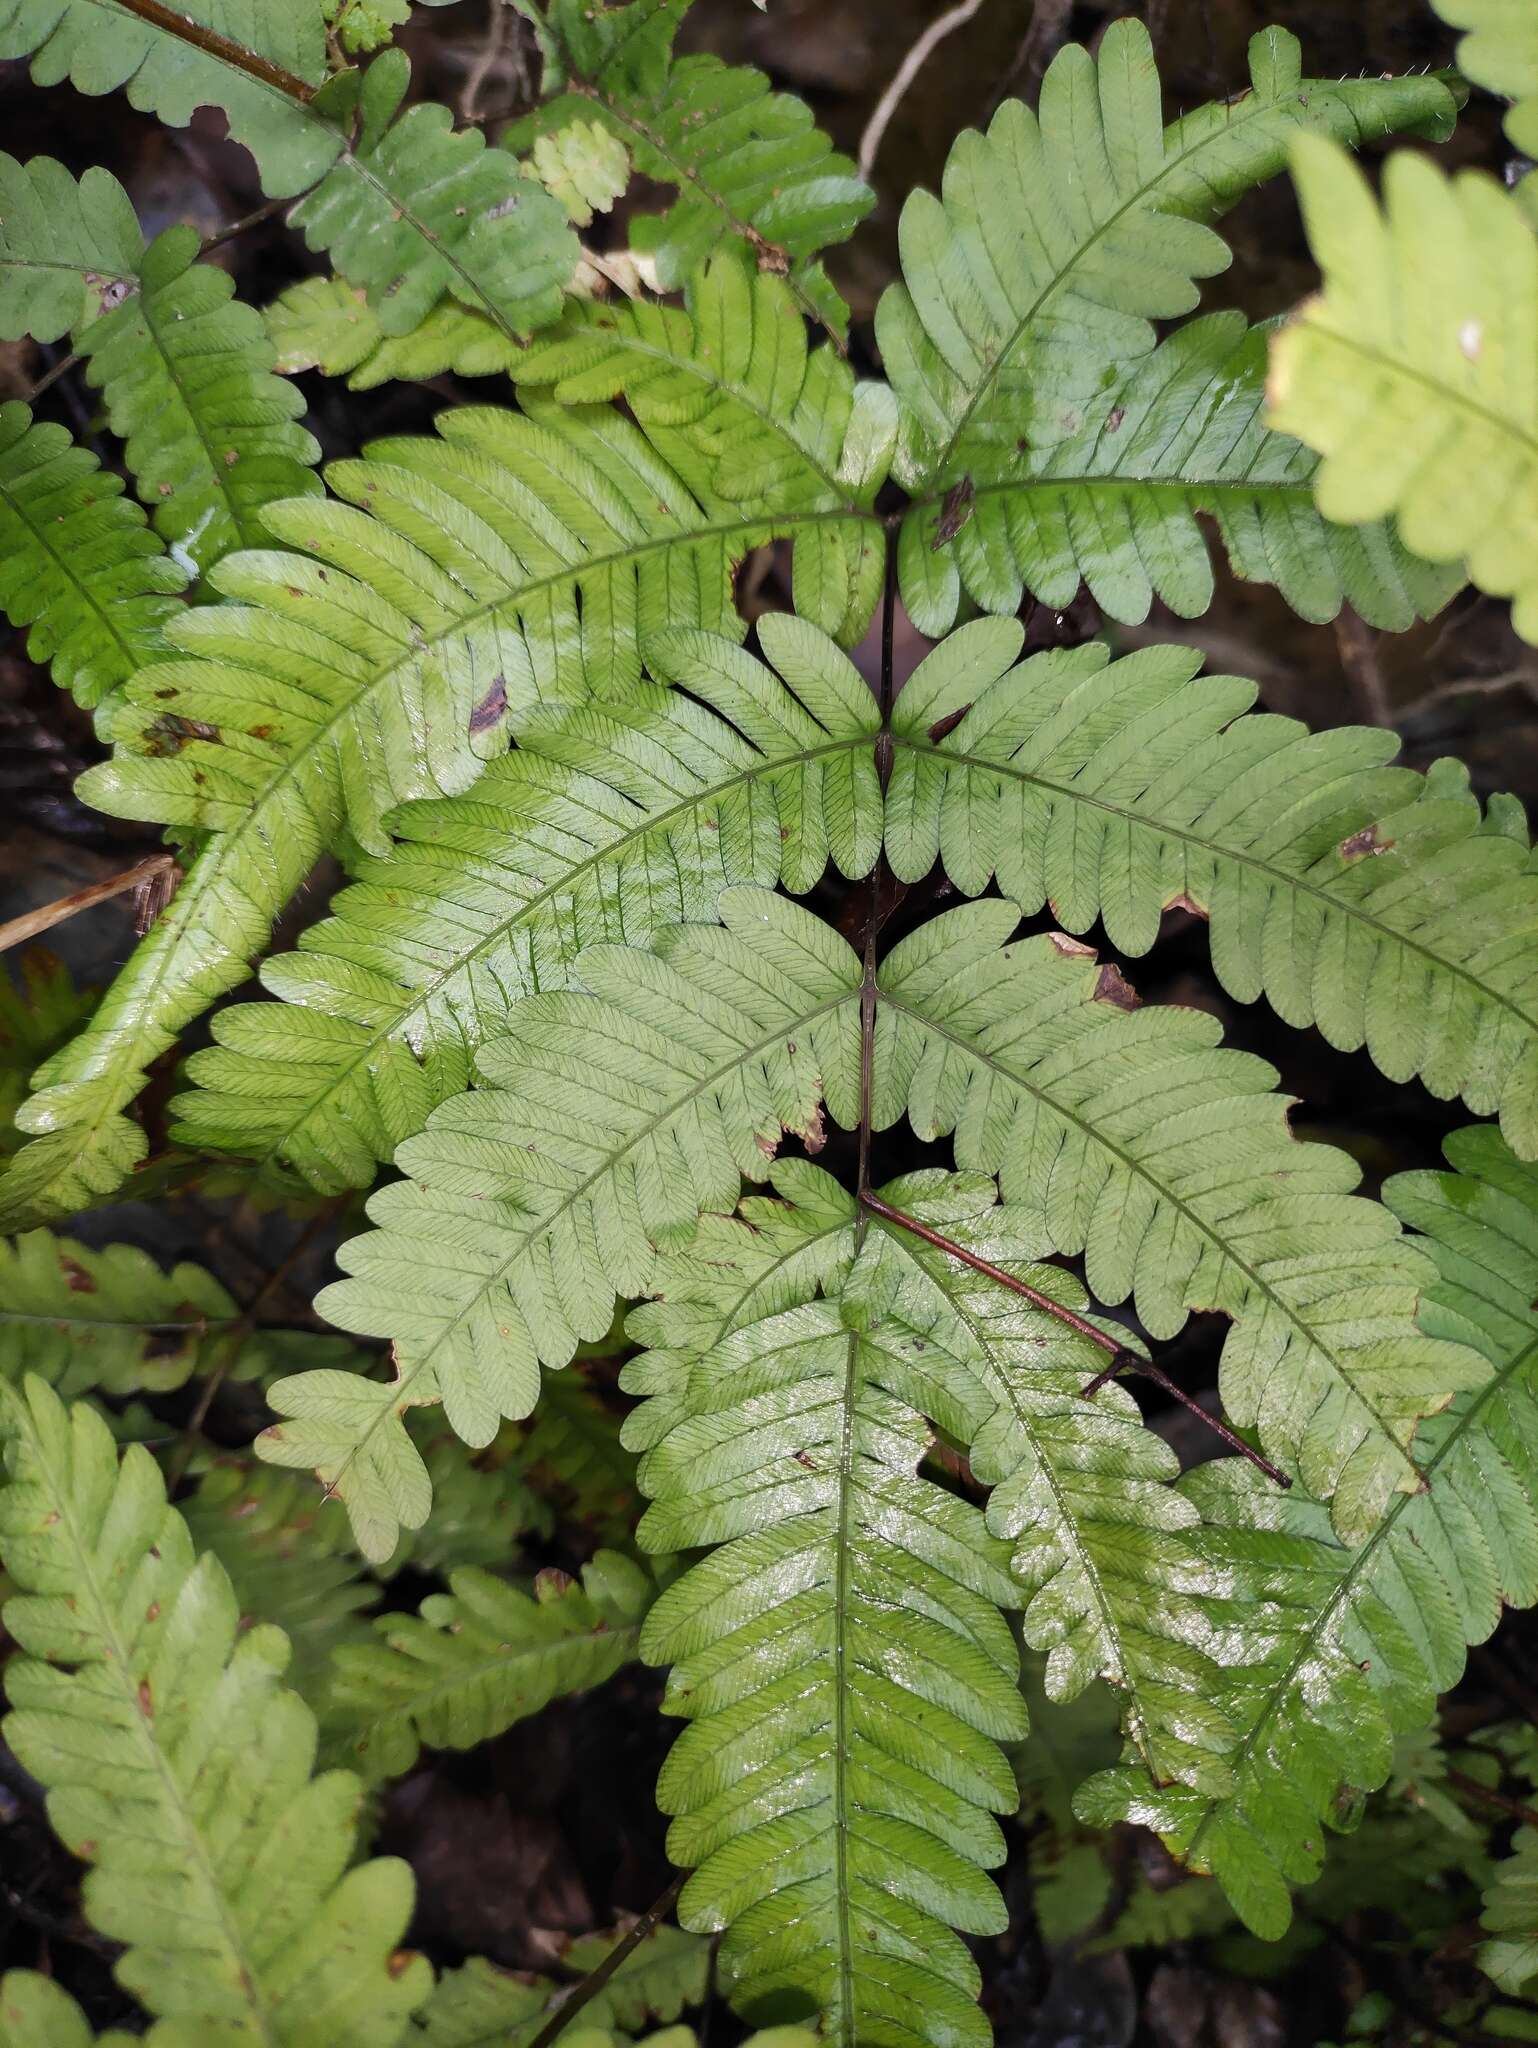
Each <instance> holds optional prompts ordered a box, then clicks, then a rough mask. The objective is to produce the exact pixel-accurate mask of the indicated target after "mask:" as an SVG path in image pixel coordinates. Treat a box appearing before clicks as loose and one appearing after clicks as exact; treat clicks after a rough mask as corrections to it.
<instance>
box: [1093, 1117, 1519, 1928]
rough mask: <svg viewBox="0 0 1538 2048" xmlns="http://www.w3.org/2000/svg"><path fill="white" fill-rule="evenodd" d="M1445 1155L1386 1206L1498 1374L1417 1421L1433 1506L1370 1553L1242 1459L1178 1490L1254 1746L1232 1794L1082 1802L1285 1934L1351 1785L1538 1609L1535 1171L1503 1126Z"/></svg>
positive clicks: (1381, 1536) (1368, 1779) (1101, 1785)
mask: <svg viewBox="0 0 1538 2048" xmlns="http://www.w3.org/2000/svg"><path fill="white" fill-rule="evenodd" d="M1447 1152H1448V1157H1449V1159H1450V1160H1451V1161H1452V1163H1453V1166H1454V1167H1455V1168H1456V1169H1457V1170H1456V1171H1453V1172H1444V1173H1412V1174H1402V1175H1400V1176H1398V1177H1397V1178H1396V1179H1394V1180H1392V1181H1390V1182H1389V1184H1388V1188H1387V1190H1386V1194H1387V1198H1388V1199H1389V1201H1390V1202H1392V1204H1393V1205H1394V1207H1395V1209H1396V1210H1397V1211H1398V1212H1399V1214H1400V1215H1401V1216H1402V1217H1403V1218H1404V1219H1405V1221H1406V1222H1407V1223H1410V1224H1412V1225H1413V1226H1414V1227H1415V1228H1416V1229H1417V1230H1419V1231H1421V1232H1423V1233H1424V1235H1423V1236H1422V1237H1421V1238H1418V1239H1416V1240H1414V1242H1415V1243H1416V1244H1417V1245H1419V1246H1422V1247H1424V1249H1425V1250H1426V1251H1427V1252H1428V1253H1429V1254H1430V1256H1431V1258H1432V1259H1433V1261H1434V1262H1435V1267H1436V1277H1435V1279H1434V1281H1433V1283H1432V1285H1431V1286H1430V1287H1429V1289H1428V1290H1427V1291H1426V1294H1425V1298H1424V1301H1423V1304H1422V1309H1421V1318H1422V1322H1423V1324H1424V1326H1425V1328H1426V1329H1427V1330H1428V1331H1429V1332H1430V1333H1432V1334H1433V1335H1434V1336H1437V1337H1451V1338H1454V1339H1456V1340H1458V1341H1460V1342H1463V1343H1467V1344H1469V1345H1472V1346H1473V1347H1474V1348H1475V1349H1476V1350H1478V1351H1479V1352H1480V1353H1481V1354H1482V1355H1483V1357H1484V1358H1485V1359H1487V1360H1488V1362H1489V1365H1490V1367H1491V1373H1492V1376H1491V1378H1490V1379H1489V1380H1488V1381H1487V1382H1486V1384H1485V1385H1484V1386H1483V1387H1481V1388H1478V1389H1475V1390H1473V1391H1472V1392H1469V1393H1465V1394H1463V1395H1461V1396H1460V1397H1459V1398H1458V1400H1457V1401H1456V1402H1455V1403H1454V1404H1453V1406H1452V1407H1451V1408H1450V1409H1448V1410H1447V1412H1446V1413H1445V1414H1444V1415H1441V1416H1438V1417H1436V1418H1434V1419H1433V1420H1432V1421H1430V1422H1428V1423H1426V1424H1425V1425H1424V1426H1423V1432H1422V1438H1421V1452H1420V1457H1421V1466H1422V1469H1423V1471H1424V1473H1425V1476H1426V1482H1427V1484H1426V1490H1425V1491H1424V1492H1421V1493H1416V1494H1401V1495H1398V1496H1396V1497H1395V1498H1394V1500H1393V1501H1391V1502H1390V1504H1389V1506H1388V1509H1387V1511H1386V1513H1385V1515H1384V1517H1383V1520H1382V1521H1381V1522H1380V1523H1379V1525H1378V1527H1377V1528H1376V1529H1375V1530H1373V1531H1372V1532H1371V1533H1370V1534H1369V1535H1368V1536H1367V1538H1366V1540H1365V1541H1364V1542H1363V1543H1362V1544H1361V1545H1360V1546H1359V1547H1358V1548H1356V1549H1354V1550H1348V1549H1346V1548H1344V1547H1343V1546H1342V1545H1341V1544H1340V1542H1339V1541H1338V1539H1337V1538H1336V1537H1335V1536H1334V1535H1333V1534H1332V1532H1331V1530H1330V1526H1329V1517H1328V1514H1327V1511H1326V1510H1325V1509H1324V1508H1323V1507H1321V1506H1319V1505H1317V1504H1316V1503H1315V1502H1313V1501H1311V1500H1310V1499H1309V1498H1308V1497H1307V1495H1306V1494H1303V1493H1302V1492H1301V1491H1300V1490H1296V1489H1295V1490H1294V1491H1293V1492H1292V1493H1291V1494H1287V1495H1283V1494H1281V1493H1278V1492H1277V1491H1276V1489H1275V1488H1273V1487H1271V1486H1269V1485H1268V1484H1267V1483H1266V1482H1265V1481H1264V1480H1263V1479H1261V1478H1260V1476H1259V1475H1257V1474H1256V1473H1254V1472H1253V1471H1252V1470H1250V1469H1249V1468H1246V1467H1245V1466H1243V1465H1242V1464H1240V1463H1239V1462H1238V1461H1237V1460H1231V1459H1225V1460H1223V1461H1222V1462H1220V1463H1218V1464H1214V1465H1207V1466H1203V1467H1201V1468H1200V1469H1199V1470H1198V1471H1196V1472H1194V1473H1192V1474H1191V1475H1189V1477H1188V1478H1187V1479H1186V1480H1185V1481H1183V1482H1182V1488H1181V1490H1182V1492H1183V1493H1185V1494H1186V1495H1187V1497H1188V1498H1189V1499H1190V1500H1191V1501H1192V1503H1193V1504H1194V1505H1195V1506H1196V1507H1197V1509H1198V1510H1199V1511H1200V1515H1201V1527H1200V1529H1199V1530H1198V1531H1197V1532H1196V1534H1195V1536H1194V1537H1193V1542H1194V1543H1195V1545H1196V1547H1197V1549H1198V1551H1199V1553H1200V1555H1201V1558H1202V1561H1203V1569H1204V1573H1205V1576H1206V1579H1207V1583H1208V1586H1209V1588H1210V1595H1209V1598H1210V1611H1211V1614H1212V1619H1213V1622H1214V1625H1215V1626H1216V1627H1217V1629H1218V1630H1219V1631H1220V1632H1221V1634H1222V1636H1223V1637H1224V1639H1225V1640H1226V1641H1227V1642H1228V1643H1229V1644H1230V1654H1229V1656H1228V1658H1227V1659H1225V1660H1224V1669H1223V1673H1222V1679H1221V1683H1220V1684H1215V1688H1214V1696H1215V1699H1216V1700H1217V1702H1218V1704H1219V1705H1220V1706H1221V1707H1222V1709H1223V1710H1224V1711H1225V1712H1226V1713H1227V1714H1228V1716H1229V1717H1230V1719H1231V1720H1232V1722H1233V1723H1234V1726H1235V1728H1236V1730H1237V1732H1238V1740H1237V1743H1236V1745H1235V1747H1234V1749H1233V1750H1232V1752H1231V1754H1230V1758H1229V1762H1230V1768H1231V1770H1232V1775H1233V1784H1232V1788H1231V1790H1230V1791H1229V1792H1228V1793H1227V1794H1226V1795H1224V1796H1220V1797H1204V1796H1202V1795H1200V1794H1197V1793H1194V1792H1191V1791H1188V1790H1187V1789H1185V1788H1182V1787H1156V1786H1155V1785H1154V1784H1153V1783H1152V1781H1151V1780H1150V1779H1149V1777H1148V1775H1147V1773H1146V1772H1145V1771H1143V1770H1142V1769H1140V1768H1138V1769H1124V1770H1121V1771H1118V1772H1115V1773H1112V1774H1111V1775H1110V1776H1109V1777H1108V1778H1103V1779H1100V1780H1096V1781H1092V1782H1091V1784H1090V1785H1089V1786H1088V1787H1087V1788H1086V1790H1085V1793H1084V1794H1083V1795H1082V1797H1081V1802H1080V1806H1081V1811H1083V1812H1084V1814H1085V1817H1086V1819H1093V1820H1096V1821H1098V1822H1101V1823H1102V1824H1109V1823H1110V1822H1111V1821H1113V1820H1121V1819H1134V1820H1140V1821H1142V1822H1143V1823H1144V1824H1145V1825H1148V1826H1151V1827H1155V1828H1157V1829H1158V1830H1159V1831H1160V1833H1161V1834H1163V1835H1164V1837H1165V1839H1166V1840H1167V1841H1168V1843H1169V1845H1170V1847H1171V1848H1172V1849H1174V1850H1175V1851H1176V1853H1177V1854H1179V1855H1180V1856H1182V1857H1183V1858H1185V1859H1186V1860H1188V1861H1189V1862H1191V1863H1192V1864H1193V1865H1194V1867H1195V1868H1197V1869H1198V1870H1210V1871H1213V1872H1215V1873H1216V1875H1217V1876H1218V1877H1219V1879H1220V1880H1221V1881H1222V1883H1223V1886H1224V1889H1225V1890H1226V1891H1227V1893H1228V1895H1229V1897H1230V1898H1231V1899H1232V1900H1233V1902H1234V1905H1235V1906H1236V1907H1237V1908H1238V1910H1239V1912H1240V1913H1241V1914H1242V1915H1243V1917H1244V1919H1245V1921H1246V1922H1247V1923H1248V1924H1249V1926H1250V1927H1252V1928H1253V1929H1254V1930H1255V1931H1256V1932H1257V1933H1260V1934H1263V1935H1268V1936H1271V1937H1275V1936H1277V1935H1279V1934H1280V1933H1282V1932H1283V1931H1284V1930H1285V1928H1286V1926H1287V1922H1288V1918H1289V1915H1290V1911H1291V1904H1290V1899H1289V1891H1290V1889H1291V1888H1293V1887H1295V1886H1298V1885H1301V1884H1307V1883H1310V1882H1311V1881H1312V1880H1313V1879H1314V1878H1316V1877H1317V1876H1318V1874H1319V1871H1320V1868H1321V1865H1322V1863H1323V1861H1324V1854H1325V1849H1324V1844H1325V1839H1326V1823H1328V1822H1329V1821H1331V1820H1332V1819H1334V1818H1336V1817H1338V1815H1339V1813H1340V1811H1341V1808H1340V1806H1339V1804H1338V1802H1339V1800H1340V1795H1341V1788H1342V1786H1345V1787H1347V1788H1356V1789H1358V1790H1361V1791H1371V1790H1373V1789H1375V1788H1376V1787H1377V1786H1379V1785H1381V1784H1383V1783H1384V1781H1385V1780H1386V1779H1387V1777H1388V1774H1389V1770H1390V1766H1391V1764H1392V1761H1393V1748H1394V1742H1393V1738H1394V1735H1395V1733H1396V1732H1398V1731H1404V1730H1409V1729H1414V1728H1417V1727H1419V1726H1422V1725H1423V1724H1424V1723H1425V1721H1426V1720H1427V1719H1428V1717H1429V1716H1430V1715H1431V1713H1432V1712H1433V1710H1434V1707H1435V1703H1436V1699H1437V1696H1438V1694H1440V1693H1443V1692H1447V1691H1450V1690H1451V1688H1452V1687H1453V1686H1454V1685H1456V1684H1457V1682H1458V1679H1459V1677H1460V1675H1461V1673H1462V1670H1463V1665H1464V1656H1465V1646H1466V1645H1467V1644H1469V1643H1480V1642H1483V1641H1484V1640H1485V1639H1486V1638H1487V1637H1488V1636H1490V1635H1491V1634H1492V1633H1493V1632H1494V1630H1495V1628H1496V1625H1497V1624H1498V1622H1499V1620H1500V1618H1501V1613H1502V1610H1503V1606H1530V1605H1532V1604H1533V1602H1534V1601H1535V1600H1538V1312H1535V1310H1534V1308H1533V1302H1534V1300H1535V1298H1538V1169H1535V1168H1534V1167H1532V1166H1529V1165H1523V1164H1522V1163H1521V1162H1519V1161H1518V1160H1516V1159H1515V1158H1514V1157H1513V1155H1512V1153H1511V1152H1510V1150H1509V1149H1508V1148H1507V1146H1506V1145H1505V1144H1504V1143H1503V1141H1502V1140H1501V1138H1500V1137H1499V1135H1498V1134H1497V1133H1496V1132H1495V1131H1493V1130H1491V1129H1490V1128H1489V1127H1488V1126H1485V1127H1479V1126H1476V1127H1474V1128H1472V1129H1470V1130H1466V1131H1462V1132H1460V1133H1458V1134H1457V1135H1456V1136H1455V1137H1453V1138H1451V1139H1449V1141H1448V1145H1447Z"/></svg>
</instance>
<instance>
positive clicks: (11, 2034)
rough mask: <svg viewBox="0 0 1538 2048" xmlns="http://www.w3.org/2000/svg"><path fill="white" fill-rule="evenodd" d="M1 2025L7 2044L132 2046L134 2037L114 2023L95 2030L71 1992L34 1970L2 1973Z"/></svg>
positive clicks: (18, 2047) (21, 2047) (32, 2047)
mask: <svg viewBox="0 0 1538 2048" xmlns="http://www.w3.org/2000/svg"><path fill="white" fill-rule="evenodd" d="M0 2025H3V2026H4V2029H5V2040H6V2043H7V2048H131V2043H132V2042H133V2039H134V2036H133V2035H132V2034H122V2033H119V2032H118V2030H117V2029H116V2028H115V2027H114V2028H113V2029H112V2031H111V2032H110V2033H106V2034H98V2033H95V2032H93V2030H92V2027H91V2023H90V2021H89V2020H88V2019H87V2018H86V2016H85V2014H84V2013H83V2012H82V2011H81V2010H80V2008H79V2006H78V2005H76V2003H75V2001H74V1999H72V1998H71V1997H70V1995H69V1993H68V1992H67V1991H65V1990H62V1989H61V1988H60V1986H59V1985H57V1984H56V1983H55V1982H54V1980H53V1979H52V1978H51V1977H41V1976H39V1975H38V1973H37V1972H36V1971H35V1970H7V1971H6V1973H5V1975H4V1976H3V1977H0Z"/></svg>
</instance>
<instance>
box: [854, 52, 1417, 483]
mask: <svg viewBox="0 0 1538 2048" xmlns="http://www.w3.org/2000/svg"><path fill="white" fill-rule="evenodd" d="M1250 75H1251V89H1250V91H1249V92H1248V93H1246V94H1244V95H1243V96H1241V97H1240V99H1239V100H1238V101H1237V102H1235V103H1233V104H1230V103H1228V102H1224V103H1221V104H1218V105H1214V106H1208V107H1203V108H1200V109H1199V110H1198V111H1197V112H1195V113H1193V114H1188V115H1186V116H1185V117H1184V118H1183V119H1182V120H1179V121H1177V122H1175V123H1174V124H1173V125H1172V126H1170V127H1169V128H1166V127H1164V125H1163V117H1162V114H1161V111H1160V104H1159V78H1158V73H1157V70H1156V68H1155V65H1154V59H1153V46H1152V43H1151V42H1150V40H1149V36H1148V32H1147V30H1146V29H1145V28H1144V27H1143V26H1142V25H1141V23H1139V22H1136V21H1117V22H1113V23H1112V25H1111V27H1110V28H1109V30H1108V31H1107V32H1106V35H1105V38H1104V40H1103V41H1102V43H1101V45H1100V50H1099V55H1098V57H1097V58H1092V57H1090V56H1089V54H1088V53H1087V52H1086V51H1085V50H1083V49H1081V48H1079V47H1078V46H1077V45H1070V46H1069V47H1068V48H1067V49H1065V50H1063V51H1062V52H1060V53H1059V55H1058V56H1057V57H1056V58H1055V59H1054V61H1053V63H1052V65H1051V66H1050V68H1049V69H1048V71H1047V75H1046V77H1045V79H1044V80H1043V83H1042V89H1041V107H1040V113H1039V115H1036V114H1032V113H1031V112H1029V111H1028V110H1027V109H1026V108H1025V107H1024V106H1023V105H1022V104H1021V103H1020V102H1019V101H1018V100H1008V101H1006V102H1005V103H1004V105H1003V106H1002V107H1001V108H1000V109H999V111H998V113H997V114H996V115H995V116H994V118H993V122H992V124H991V126H990V127H989V130H988V133H987V134H986V135H980V134H978V133H976V132H975V131H968V132H967V133H965V134H964V135H962V136H961V137H960V139H959V140H958V141H957V143H956V144H955V146H954V147H953V149H952V151H951V155H950V159H949V162H948V163H947V165H946V170H945V180H944V186H943V189H942V195H941V197H940V198H939V199H936V198H935V197H934V196H933V195H932V194H930V193H927V192H923V191H919V192H914V193H913V194H912V195H911V196H910V197H909V199H908V200H907V202H906V204H905V205H904V207H903V212H902V222H901V228H900V243H901V252H902V268H903V280H902V282H901V283H898V284H893V285H891V286H889V287H888V289H887V291H886V293H885V294H884V295H883V297H882V300H881V304H880V306H879V308H878V310H877V318H876V334H877V339H878V341H879V343H880V347H881V355H882V360H883V362H884V363H885V365H886V370H887V375H888V376H889V377H890V379H891V381H892V384H893V386H894V387H895V389H896V391H897V394H898V397H899V399H900V400H901V402H902V405H903V407H904V412H905V418H904V435H903V440H902V444H901V446H900V450H899V457H898V462H897V469H896V473H897V476H898V479H899V481H900V482H901V483H903V484H904V485H905V486H906V487H908V488H909V489H910V490H911V491H913V492H914V494H915V495H917V494H919V493H923V494H925V495H929V494H932V493H933V494H938V493H939V492H941V491H943V490H948V489H949V488H950V487H951V486H952V485H954V484H956V483H959V482H960V481H961V480H962V479H963V478H964V477H970V478H971V480H972V483H973V484H974V485H981V484H985V483H994V482H1000V481H1012V480H1014V479H1015V478H1016V477H1017V476H1018V467H1017V465H1018V459H1019V457H1018V449H1019V443H1020V442H1021V440H1022V439H1023V440H1025V441H1026V442H1027V443H1028V444H1029V445H1030V446H1031V447H1033V448H1038V449H1040V448H1046V447H1049V446H1051V445H1052V444H1053V443H1055V442H1057V441H1059V440H1062V439H1065V438H1072V437H1073V436H1075V435H1077V434H1078V433H1080V432H1081V431H1082V430H1083V428H1084V426H1085V423H1086V420H1087V418H1088V417H1089V414H1088V410H1087V409H1088V408H1089V407H1090V406H1091V405H1092V404H1094V403H1096V402H1097V401H1098V400H1099V398H1100V397H1101V396H1102V394H1103V389H1104V383H1105V375H1106V371H1107V369H1108V368H1109V367H1111V366H1113V365H1116V364H1121V363H1126V362H1129V361H1132V360H1135V359H1136V358H1138V357H1140V356H1143V355H1146V354H1147V353H1148V352H1149V350H1150V349H1151V348H1152V347H1153V341H1154V330H1153V326H1152V322H1153V321H1155V320H1168V319H1170V318H1172V317H1174V316H1176V315H1178V314H1181V313H1188V312H1190V311H1191V309H1192V308H1193V307H1194V306H1195V304H1196V303H1197V296H1198V295H1197V287H1196V282H1195V281H1196V280H1197V279H1198V278H1203V277H1211V276H1213V275H1214V274H1215V273H1217V272H1218V271H1221V270H1224V269H1226V268H1227V266H1228V262H1229V254H1228V250H1227V248H1226V246H1225V245H1224V243H1223V242H1222V240H1221V239H1220V238H1219V237H1218V235H1217V234H1216V233H1214V231H1213V229H1212V226H1211V223H1212V222H1213V221H1214V220H1216V219H1218V218H1219V217H1220V216H1221V215H1222V214H1223V213H1224V212H1226V211H1227V209H1228V208H1229V207H1231V206H1232V205H1233V204H1234V203H1235V201H1236V200H1238V199H1239V198H1240V197H1241V196H1242V195H1243V194H1244V193H1245V192H1246V191H1247V190H1249V188H1250V187H1251V186H1253V185H1256V184H1258V183H1260V182H1261V181H1262V180H1263V179H1265V178H1268V177H1270V176H1272V175H1274V173H1275V172H1277V171H1279V170H1280V169H1281V168H1282V166H1283V165H1284V163H1285V162H1286V160H1287V149H1288V145H1289V143H1290V142H1291V141H1292V140H1293V138H1294V137H1295V136H1296V135H1297V133H1298V131H1299V130H1300V129H1317V130H1323V131H1324V132H1325V133H1326V134H1332V135H1338V136H1340V137H1342V138H1343V139H1345V140H1351V141H1360V140H1366V139H1367V138H1369V137H1371V136H1375V135H1383V134H1387V133H1390V132H1392V131H1393V130H1395V129H1403V128H1409V129H1417V128H1429V129H1442V130H1445V129H1446V127H1447V126H1448V125H1450V122H1451V120H1452V117H1453V113H1454V105H1453V100H1452V95H1451V94H1450V93H1449V92H1448V90H1447V88H1446V87H1445V86H1444V85H1442V84H1440V83H1439V82H1438V81H1437V80H1435V79H1430V78H1412V79H1347V80H1345V81H1343V82H1339V83H1336V82H1332V81H1330V80H1326V79H1305V78H1304V77H1303V75H1302V60H1301V55H1300V51H1299V46H1298V42H1297V39H1296V37H1294V36H1292V35H1289V34H1288V33H1287V31H1286V30H1284V29H1279V28H1272V29H1266V30H1264V31H1263V32H1262V33H1261V34H1260V35H1258V36H1256V37H1255V38H1254V39H1253V41H1252V42H1251V44H1250Z"/></svg>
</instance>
